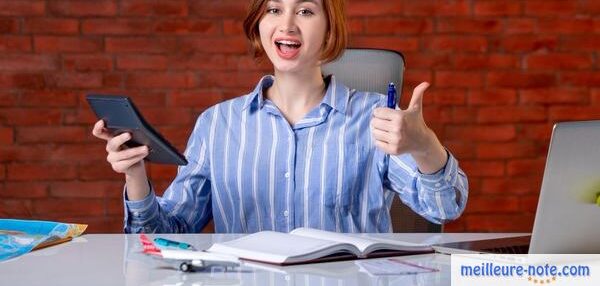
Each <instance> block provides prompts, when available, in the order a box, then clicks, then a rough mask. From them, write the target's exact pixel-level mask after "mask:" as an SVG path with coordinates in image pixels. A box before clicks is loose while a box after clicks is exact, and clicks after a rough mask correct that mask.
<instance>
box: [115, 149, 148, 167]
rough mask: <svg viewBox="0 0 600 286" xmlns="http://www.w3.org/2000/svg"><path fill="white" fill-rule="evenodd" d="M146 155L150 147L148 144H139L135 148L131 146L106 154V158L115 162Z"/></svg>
mask: <svg viewBox="0 0 600 286" xmlns="http://www.w3.org/2000/svg"><path fill="white" fill-rule="evenodd" d="M141 155H143V156H144V157H145V156H147V155H148V147H147V146H139V147H135V148H129V149H125V150H122V151H117V152H110V153H108V156H106V160H107V161H108V162H109V163H111V164H112V163H115V162H119V161H123V160H129V159H131V158H134V157H137V156H141Z"/></svg>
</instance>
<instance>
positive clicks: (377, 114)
mask: <svg viewBox="0 0 600 286" xmlns="http://www.w3.org/2000/svg"><path fill="white" fill-rule="evenodd" d="M399 112H400V113H399ZM399 114H401V110H394V109H391V108H387V107H377V108H375V109H374V110H373V117H374V118H379V119H383V120H394V119H396V118H397V117H398V116H399Z"/></svg>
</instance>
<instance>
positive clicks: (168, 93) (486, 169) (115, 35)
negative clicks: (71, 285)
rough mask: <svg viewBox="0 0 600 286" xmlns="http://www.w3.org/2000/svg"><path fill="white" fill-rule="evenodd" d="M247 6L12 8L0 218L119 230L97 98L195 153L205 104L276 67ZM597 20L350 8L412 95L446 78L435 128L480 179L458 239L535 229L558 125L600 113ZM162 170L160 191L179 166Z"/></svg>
mask: <svg viewBox="0 0 600 286" xmlns="http://www.w3.org/2000/svg"><path fill="white" fill-rule="evenodd" d="M246 4H247V2H246V1H240V0H222V1H206V0H205V1H202V0H198V1H186V0H168V1H167V0H165V1H156V0H154V1H152V0H147V1H146V0H123V1H112V0H97V1H64V0H61V1H54V0H47V1H44V0H3V1H0V180H1V183H0V217H14V218H35V219H53V220H61V221H73V222H84V223H88V224H90V228H89V231H90V232H119V231H121V222H122V215H123V214H122V212H123V210H122V202H121V187H122V176H120V175H117V174H114V173H113V172H112V170H111V168H110V167H109V165H108V164H107V163H106V161H105V159H104V158H105V152H104V146H103V144H102V142H100V141H99V140H96V139H95V138H93V137H92V136H91V135H90V130H91V126H92V123H93V122H94V121H95V118H94V116H93V115H92V113H91V112H90V110H89V108H88V106H87V103H86V102H85V100H84V94H85V93H86V92H88V91H97V92H110V93H121V94H127V95H130V96H132V97H133V98H134V100H135V101H136V103H137V104H138V106H139V107H140V109H141V110H142V112H143V113H144V115H145V116H146V117H147V118H148V120H149V121H150V122H151V123H153V124H154V125H156V126H157V129H159V130H160V131H161V132H162V133H164V135H165V136H166V137H167V138H169V139H170V140H171V141H172V142H173V143H174V144H175V145H176V146H177V147H179V148H180V149H183V147H184V145H185V142H186V139H187V136H188V135H189V132H190V130H191V128H192V125H193V122H194V120H195V118H196V116H197V115H198V114H199V113H200V112H202V110H204V109H205V108H206V107H208V106H210V105H213V104H215V103H217V102H220V101H222V100H225V99H228V98H232V97H234V96H237V95H240V94H243V93H246V92H247V91H249V90H250V89H251V87H252V86H253V85H254V84H255V83H256V81H257V79H258V78H259V77H260V76H261V75H262V74H264V73H266V72H268V71H269V67H268V66H267V65H265V64H263V65H256V64H255V63H254V62H253V61H252V58H251V57H249V56H248V54H247V47H246V43H245V39H244V37H243V35H242V32H241V20H242V18H243V15H244V12H245V9H246ZM599 14H600V1H593V0H565V1H557V0H547V1H538V0H531V1H517V0H512V1H475V0H464V1H460V0H455V1H429V0H420V1H410V0H404V1H390V0H376V1H375V0H373V1H366V0H349V1H348V16H349V22H348V25H349V27H350V30H351V38H350V43H351V46H354V47H374V48H387V49H394V50H398V51H401V52H403V53H404V55H405V56H406V62H407V70H406V82H405V88H404V94H406V95H408V94H410V91H409V88H412V87H414V86H415V85H416V84H417V83H419V82H420V81H430V82H431V83H433V88H432V89H431V90H430V92H429V93H428V94H426V97H425V112H426V114H425V116H426V120H427V122H428V123H429V124H430V126H431V127H432V128H433V129H434V130H435V131H436V132H437V134H438V135H439V136H440V138H441V139H442V140H443V142H444V143H445V144H446V145H447V146H448V147H449V148H450V149H451V150H452V151H453V152H454V153H455V154H456V155H457V157H458V158H459V159H460V160H461V164H462V166H463V168H464V170H465V171H466V172H467V173H468V175H469V180H470V185H471V188H470V192H471V195H470V198H469V204H468V207H467V210H466V212H465V214H464V215H463V216H462V217H461V219H459V220H458V221H456V222H453V223H451V224H450V225H448V226H447V228H446V229H447V230H448V231H498V232H501V231H529V230H530V228H531V226H532V223H533V217H534V212H535V207H536V203H537V196H538V192H539V187H540V183H541V175H542V171H543V167H544V163H545V155H546V148H547V145H548V140H549V136H550V132H551V127H552V124H553V122H556V121H562V120H575V119H578V120H579V119H597V118H600V71H599V67H600V62H599V61H600V59H599V58H598V57H599V53H598V51H599V48H600V17H599ZM408 97H409V96H406V97H405V98H404V99H405V100H407V99H408ZM405 100H404V101H405ZM149 174H150V176H151V177H152V180H153V181H154V183H155V184H156V186H157V189H158V190H161V191H162V189H164V187H165V186H166V185H167V184H168V182H169V181H170V180H171V179H172V177H173V176H174V174H175V169H174V168H173V167H168V166H167V167H165V166H160V165H150V166H149Z"/></svg>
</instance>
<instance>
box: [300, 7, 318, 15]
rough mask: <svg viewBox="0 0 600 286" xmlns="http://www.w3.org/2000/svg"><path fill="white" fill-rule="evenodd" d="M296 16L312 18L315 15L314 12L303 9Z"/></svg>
mask: <svg viewBox="0 0 600 286" xmlns="http://www.w3.org/2000/svg"><path fill="white" fill-rule="evenodd" d="M296 14H298V15H300V16H312V15H314V14H315V13H313V11H311V10H310V9H306V8H303V9H300V10H298V12H297V13H296Z"/></svg>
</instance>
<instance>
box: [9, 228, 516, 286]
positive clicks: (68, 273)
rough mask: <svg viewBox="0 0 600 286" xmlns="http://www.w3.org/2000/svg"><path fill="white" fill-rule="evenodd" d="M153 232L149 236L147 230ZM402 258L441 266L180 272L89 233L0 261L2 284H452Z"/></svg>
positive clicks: (450, 237)
mask: <svg viewBox="0 0 600 286" xmlns="http://www.w3.org/2000/svg"><path fill="white" fill-rule="evenodd" d="M519 235H523V234H497V233H496V234H492V233H486V234H484V233H477V234H475V233H471V234H469V233H460V234H459V233H445V234H424V233H414V234H413V233H408V234H400V233H396V234H377V235H375V234H373V235H372V236H376V237H385V238H392V239H397V240H401V241H408V242H415V243H427V244H436V243H443V242H452V241H460V240H477V239H486V238H500V237H511V236H519ZM149 236H150V237H153V236H152V235H149ZM239 236H240V235H232V234H195V235H192V234H184V235H174V234H169V235H161V237H167V238H172V239H176V240H180V241H186V242H189V243H192V244H193V245H194V246H195V247H196V248H198V249H204V248H208V247H209V246H210V245H211V244H212V243H214V242H220V241H227V240H231V239H234V238H237V237H239ZM401 259H402V260H405V261H410V262H414V263H417V264H420V265H422V266H427V267H432V268H436V269H439V270H440V271H439V272H433V273H422V274H416V275H392V276H379V277H374V276H370V275H369V274H367V273H365V272H361V271H359V268H358V266H357V265H356V264H355V263H354V261H342V262H331V263H319V264H310V265H296V266H287V267H272V268H270V269H247V268H243V269H241V270H230V271H229V272H223V271H214V272H212V273H211V272H194V273H182V272H179V271H178V270H176V268H175V267H176V264H173V263H167V262H165V261H161V260H159V259H155V258H152V257H148V256H146V255H143V254H142V253H141V245H140V243H139V242H138V235H125V234H88V235H84V236H82V237H78V238H76V239H75V240H73V241H71V242H68V243H64V244H61V245H56V246H53V247H49V248H46V249H41V250H38V251H34V252H31V253H28V254H26V255H24V256H21V257H18V258H16V259H13V260H9V261H5V262H0V285H28V286H34V285H260V286H263V285H336V286H340V285H361V286H363V285H378V286H379V285H428V286H429V285H450V257H449V256H447V255H443V254H426V255H414V256H403V257H402V258H401Z"/></svg>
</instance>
